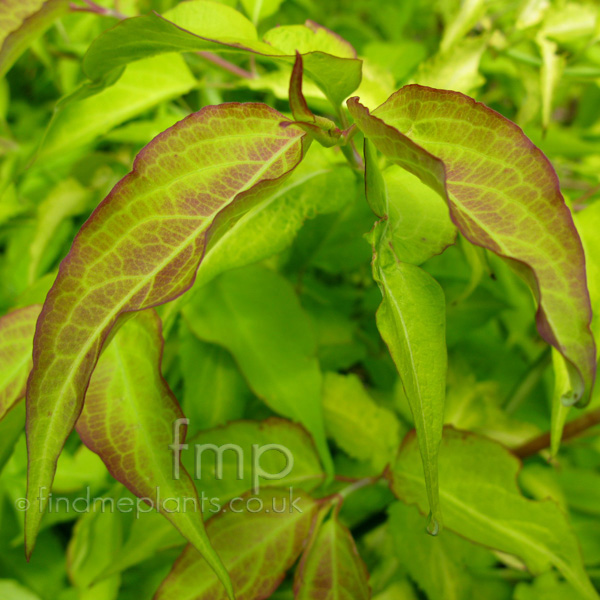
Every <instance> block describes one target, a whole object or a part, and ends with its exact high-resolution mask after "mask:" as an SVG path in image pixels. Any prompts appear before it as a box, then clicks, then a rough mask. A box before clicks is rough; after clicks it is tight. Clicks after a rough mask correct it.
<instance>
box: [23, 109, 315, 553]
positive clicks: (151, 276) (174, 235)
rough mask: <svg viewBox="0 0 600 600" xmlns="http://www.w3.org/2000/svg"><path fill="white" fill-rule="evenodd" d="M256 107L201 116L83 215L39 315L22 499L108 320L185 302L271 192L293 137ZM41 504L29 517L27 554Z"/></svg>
mask: <svg viewBox="0 0 600 600" xmlns="http://www.w3.org/2000/svg"><path fill="white" fill-rule="evenodd" d="M282 120H284V117H283V116H282V115H281V114H279V113H278V112H277V111H275V110H273V109H271V108H268V107H267V106H265V105H262V104H222V105H220V106H217V107H212V106H210V107H206V108H204V109H203V110H201V111H200V112H198V113H195V114H192V115H190V116H189V117H187V118H186V119H184V120H183V121H180V122H179V123H177V124H176V125H174V126H173V127H171V128H170V129H168V130H167V131H165V132H163V133H162V134H160V135H159V136H157V137H156V138H155V139H154V140H153V141H152V142H151V143H150V144H149V145H148V146H146V147H145V148H144V149H143V150H142V151H141V153H140V154H139V155H138V157H137V158H136V160H135V162H134V166H133V171H132V172H131V173H130V174H129V175H127V176H126V177H125V178H124V179H122V180H121V181H120V182H119V183H118V184H117V185H116V186H115V188H114V189H113V191H112V192H111V193H110V194H109V196H108V197H107V198H106V199H105V200H104V201H103V202H102V203H101V204H100V205H99V206H98V208H97V209H96V210H95V211H94V212H93V213H92V216H91V217H90V218H89V219H88V221H87V222H86V223H85V224H84V226H83V227H82V229H81V231H80V232H79V234H78V235H77V237H76V238H75V241H74V242H73V246H72V248H71V250H70V252H69V254H68V255H67V257H66V258H65V259H64V260H63V262H62V263H61V265H60V268H59V273H58V276H57V279H56V281H55V283H54V285H53V287H52V289H51V290H50V292H49V294H48V296H47V298H46V302H45V304H44V308H43V310H42V314H41V315H40V318H39V321H38V324H37V332H36V337H35V341H34V352H33V370H32V372H31V375H30V379H29V383H28V391H27V411H28V415H27V444H28V453H29V462H28V494H29V497H30V498H32V499H35V498H37V497H38V496H39V492H38V490H39V489H40V488H46V489H49V488H50V487H51V484H52V478H53V475H54V471H55V466H56V460H57V458H58V455H59V454H60V452H61V450H62V447H63V444H64V442H65V440H66V438H67V436H68V435H69V433H70V432H71V430H72V428H73V426H74V424H75V421H76V420H77V418H78V416H79V413H80V412H81V408H82V405H83V396H84V393H85V389H86V387H87V385H88V382H89V379H90V376H91V373H92V371H93V369H94V366H95V364H96V361H97V360H98V356H99V354H100V351H101V348H102V345H103V343H104V341H105V340H106V338H107V336H108V335H109V333H110V331H111V329H112V328H113V326H114V324H115V323H116V321H117V318H118V317H119V316H120V315H122V314H124V313H127V312H131V311H136V310H142V309H144V308H148V307H151V306H156V305H158V304H162V303H164V302H167V301H169V300H172V299H173V298H175V297H176V296H178V295H180V294H182V293H183V292H184V291H185V290H187V289H188V288H189V287H190V285H191V284H192V282H193V281H194V277H195V274H196V270H197V269H198V265H199V263H200V261H201V259H202V256H203V254H204V250H205V245H206V243H207V239H208V238H209V237H210V236H211V235H212V234H213V233H214V232H215V231H217V230H218V229H219V223H223V222H226V221H227V220H228V219H229V218H231V217H232V216H233V215H235V214H236V213H237V212H238V211H242V210H243V208H247V207H249V206H252V205H253V204H255V203H256V202H258V201H259V200H260V199H261V198H262V197H263V196H264V194H266V193H268V192H269V191H272V190H273V189H275V188H276V187H277V186H278V185H280V184H281V183H282V182H283V180H285V178H286V177H285V175H287V174H288V173H290V172H291V171H292V169H294V167H295V166H296V165H297V164H298V163H299V162H300V160H301V158H302V153H303V151H302V134H301V132H299V131H297V130H295V129H293V128H292V129H289V128H288V129H286V128H282V127H280V125H279V124H280V122H281V121H282ZM45 505H46V502H45V501H44V500H42V501H41V506H40V508H41V509H42V510H39V511H37V510H36V511H35V512H34V511H29V512H28V513H27V514H26V527H25V534H26V551H27V553H28V554H31V551H32V549H33V546H34V543H35V537H36V534H37V531H38V528H39V524H40V520H41V517H42V513H43V509H44V508H45Z"/></svg>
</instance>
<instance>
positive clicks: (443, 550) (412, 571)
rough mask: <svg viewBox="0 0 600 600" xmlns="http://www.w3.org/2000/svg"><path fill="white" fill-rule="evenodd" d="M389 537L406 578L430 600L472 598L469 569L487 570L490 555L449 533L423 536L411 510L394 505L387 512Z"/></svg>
mask: <svg viewBox="0 0 600 600" xmlns="http://www.w3.org/2000/svg"><path fill="white" fill-rule="evenodd" d="M389 515H390V519H389V525H390V533H391V534H392V539H393V541H394V549H395V553H396V556H397V557H398V560H399V562H400V564H401V565H402V567H403V568H405V569H406V570H407V571H408V574H409V575H410V578H411V579H412V580H413V581H416V582H417V583H418V585H419V587H420V588H421V589H422V590H423V591H425V592H426V594H427V598H429V599H430V600H464V599H465V598H477V596H476V595H475V594H474V590H473V584H474V581H475V580H474V577H473V574H472V573H470V572H469V570H470V569H472V570H475V569H477V568H478V567H479V568H483V567H491V566H492V565H493V564H494V563H495V562H496V559H495V557H494V556H493V555H492V553H491V552H489V551H487V550H484V549H483V548H480V547H479V546H476V545H474V544H471V543H469V542H467V541H466V540H463V539H462V538H460V537H459V536H457V535H455V534H453V533H452V532H451V531H445V532H444V534H443V535H441V536H439V537H437V538H432V537H431V536H429V535H424V532H423V517H422V516H421V515H420V514H419V511H418V510H416V509H415V508H414V507H412V506H406V505H405V504H402V503H401V502H396V503H395V504H393V505H392V506H391V507H390V510H389Z"/></svg>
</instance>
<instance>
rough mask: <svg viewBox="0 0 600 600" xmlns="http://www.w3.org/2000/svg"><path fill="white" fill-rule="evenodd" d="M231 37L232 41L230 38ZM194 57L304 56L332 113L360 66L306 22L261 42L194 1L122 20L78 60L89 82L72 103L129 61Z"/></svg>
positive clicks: (235, 15)
mask: <svg viewBox="0 0 600 600" xmlns="http://www.w3.org/2000/svg"><path fill="white" fill-rule="evenodd" d="M279 30H281V31H279ZM231 32H236V33H237V36H236V37H235V38H232V37H231ZM142 41H143V43H142ZM278 44H282V45H283V46H284V47H283V48H280V47H279V46H278ZM196 51H205V52H206V51H210V52H240V51H242V52H250V53H252V54H255V55H256V56H257V58H261V59H264V60H266V61H268V62H276V63H283V64H287V65H293V64H294V61H295V58H296V51H298V52H300V53H301V54H303V55H304V56H303V58H304V69H305V71H306V72H307V74H309V75H310V76H311V77H312V78H313V79H314V81H315V83H316V84H317V85H318V86H319V87H320V88H321V90H322V91H323V93H324V94H325V95H326V96H327V97H328V98H329V100H330V101H331V102H332V103H333V104H334V106H335V107H338V106H339V105H340V104H341V102H342V101H343V100H344V99H345V98H347V97H348V95H349V94H351V93H352V92H353V91H354V90H355V89H356V88H357V87H358V86H359V84H360V77H361V61H360V60H358V58H357V57H356V52H355V51H354V49H353V48H352V46H351V45H350V44H349V43H348V42H346V41H344V40H342V39H341V38H340V37H339V36H337V35H336V34H334V33H332V32H330V31H329V30H327V29H325V28H324V27H321V26H319V25H316V24H315V23H312V22H311V21H308V22H307V24H306V25H297V26H286V27H279V28H276V29H275V30H272V32H269V33H268V34H267V36H266V38H265V42H261V41H259V40H258V36H257V34H256V30H255V29H254V27H253V25H252V23H250V22H249V21H247V20H246V19H245V18H244V17H243V15H241V14H240V13H239V12H237V11H236V10H234V9H232V8H230V7H228V6H225V5H222V4H217V3H214V2H206V1H204V0H195V1H190V2H182V3H181V4H179V5H178V6H176V7H175V8H174V9H173V10H171V11H169V12H167V13H165V15H164V17H161V16H159V15H157V14H151V15H147V16H143V17H134V18H132V19H125V20H124V21H122V22H121V23H119V24H118V25H117V26H116V27H113V28H112V29H109V30H108V31H106V32H104V33H103V34H102V35H100V36H99V37H98V38H97V39H96V40H95V41H94V42H93V43H92V45H91V46H90V49H89V50H88V52H87V54H86V55H85V57H84V60H83V69H84V71H85V73H86V74H87V76H88V77H89V78H90V79H91V80H92V81H91V82H90V83H89V84H87V87H84V89H83V90H79V91H78V92H75V94H74V98H77V97H81V95H87V94H93V93H97V92H98V91H100V90H101V89H102V88H103V87H105V86H107V85H111V84H112V83H114V81H116V80H117V79H118V77H119V76H120V72H121V70H122V68H123V67H124V66H125V65H126V64H128V63H130V62H132V61H136V60H140V59H141V58H144V57H147V56H152V55H156V54H163V53H165V52H196Z"/></svg>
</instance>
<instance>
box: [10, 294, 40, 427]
mask: <svg viewBox="0 0 600 600" xmlns="http://www.w3.org/2000/svg"><path fill="white" fill-rule="evenodd" d="M41 309H42V307H41V306H40V305H38V304H34V305H32V306H26V307H25V308H19V309H17V310H15V311H13V312H10V313H8V314H7V315H4V316H3V317H2V318H0V420H1V419H2V418H3V417H4V415H6V413H7V412H8V411H9V410H10V409H11V408H12V407H13V406H14V404H15V402H17V401H18V400H20V399H21V398H23V397H24V396H25V386H26V384H27V376H28V375H29V371H30V370H31V350H32V347H33V334H34V333H35V323H36V321H37V318H38V316H39V314H40V310H41Z"/></svg>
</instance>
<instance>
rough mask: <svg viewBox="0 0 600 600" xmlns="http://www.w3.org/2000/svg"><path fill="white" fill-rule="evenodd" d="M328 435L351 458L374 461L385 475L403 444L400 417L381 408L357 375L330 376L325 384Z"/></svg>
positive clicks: (326, 377)
mask: <svg viewBox="0 0 600 600" xmlns="http://www.w3.org/2000/svg"><path fill="white" fill-rule="evenodd" d="M323 412H324V415H325V428H326V430H327V434H328V435H329V436H330V437H332V438H333V439H334V440H335V443H336V444H337V445H338V446H339V447H340V448H341V449H342V450H344V452H346V453H347V454H348V455H349V456H352V457H353V458H356V459H358V460H362V461H370V462H371V463H372V464H373V467H374V468H375V470H376V471H378V472H381V471H382V470H383V468H384V467H385V466H386V465H387V464H388V463H390V462H393V457H394V455H395V453H396V451H397V448H398V444H399V443H400V424H399V422H398V419H397V418H396V415H395V414H394V413H393V412H391V411H390V410H388V409H387V408H385V407H383V406H378V405H377V404H376V403H375V401H374V400H373V399H372V398H371V397H370V396H369V394H368V393H367V391H366V390H365V388H364V387H363V384H362V383H361V381H360V379H359V378H358V377H357V376H356V375H352V374H351V375H338V374H337V373H327V374H326V375H325V378H324V380H323Z"/></svg>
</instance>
